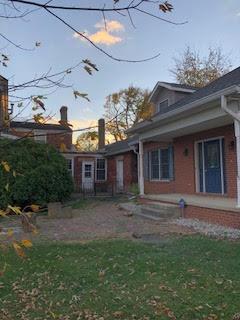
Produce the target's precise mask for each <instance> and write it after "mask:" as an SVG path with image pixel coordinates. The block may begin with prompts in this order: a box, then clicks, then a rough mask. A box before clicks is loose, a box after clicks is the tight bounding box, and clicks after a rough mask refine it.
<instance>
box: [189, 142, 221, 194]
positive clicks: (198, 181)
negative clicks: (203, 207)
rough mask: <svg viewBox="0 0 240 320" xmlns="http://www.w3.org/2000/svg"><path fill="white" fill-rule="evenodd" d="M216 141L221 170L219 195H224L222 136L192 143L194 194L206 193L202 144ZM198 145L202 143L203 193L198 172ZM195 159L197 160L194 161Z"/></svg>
mask: <svg viewBox="0 0 240 320" xmlns="http://www.w3.org/2000/svg"><path fill="white" fill-rule="evenodd" d="M214 140H218V141H219V152H220V169H221V191H222V192H221V193H220V194H221V195H225V194H226V193H225V184H224V165H223V157H224V153H223V148H222V143H223V140H224V136H219V137H214V138H209V139H201V140H197V141H195V142H194V144H195V160H194V161H195V181H196V192H199V193H206V181H205V179H206V177H205V158H204V156H205V151H204V143H205V142H209V141H214ZM199 143H202V164H203V168H202V169H203V191H200V179H199V176H200V171H199V149H198V145H199ZM196 159H197V160H196Z"/></svg>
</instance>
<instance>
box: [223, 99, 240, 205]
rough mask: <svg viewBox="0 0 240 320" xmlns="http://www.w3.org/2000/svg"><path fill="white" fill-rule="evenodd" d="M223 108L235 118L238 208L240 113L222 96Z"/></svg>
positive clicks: (239, 194) (238, 200) (239, 199)
mask: <svg viewBox="0 0 240 320" xmlns="http://www.w3.org/2000/svg"><path fill="white" fill-rule="evenodd" d="M221 108H222V109H223V110H224V111H225V112H226V113H227V114H229V115H230V116H231V117H232V118H233V119H234V131H235V137H236V156H237V208H240V114H239V113H235V112H233V111H232V110H230V109H229V108H228V106H227V97H226V96H224V95H222V96H221Z"/></svg>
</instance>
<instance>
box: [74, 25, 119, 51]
mask: <svg viewBox="0 0 240 320" xmlns="http://www.w3.org/2000/svg"><path fill="white" fill-rule="evenodd" d="M105 22H106V23H104V21H101V22H98V23H97V24H95V26H94V27H95V28H96V29H99V30H98V31H96V32H94V33H89V32H88V31H85V32H84V35H86V36H87V37H88V38H89V39H90V40H91V41H92V42H94V43H96V44H104V45H107V46H112V45H114V44H117V43H120V42H122V41H123V38H122V37H121V36H119V35H116V33H118V32H123V31H124V26H123V25H122V24H121V23H120V22H119V21H116V20H106V21H105ZM73 37H74V38H79V39H81V40H83V41H85V40H84V39H83V38H82V37H81V36H79V35H78V34H77V33H74V35H73Z"/></svg>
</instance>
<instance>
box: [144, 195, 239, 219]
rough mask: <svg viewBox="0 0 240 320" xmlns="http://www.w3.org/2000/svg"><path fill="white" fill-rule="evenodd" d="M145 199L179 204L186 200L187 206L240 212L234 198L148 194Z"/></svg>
mask: <svg viewBox="0 0 240 320" xmlns="http://www.w3.org/2000/svg"><path fill="white" fill-rule="evenodd" d="M141 197H142V198H144V199H148V200H153V201H160V202H161V201H162V202H169V203H176V204H178V203H179V200H180V199H184V200H185V202H186V204H187V205H191V206H194V207H201V208H208V209H215V210H223V211H233V212H239V214H240V208H237V200H236V199H233V198H226V197H223V196H205V195H198V194H192V195H191V194H181V193H168V194H146V195H143V196H141Z"/></svg>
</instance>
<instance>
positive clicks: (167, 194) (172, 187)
mask: <svg viewBox="0 0 240 320" xmlns="http://www.w3.org/2000/svg"><path fill="white" fill-rule="evenodd" d="M150 101H151V102H152V103H153V104H154V105H155V107H156V110H155V114H154V115H153V117H152V119H150V120H148V121H143V122H141V123H139V124H137V125H135V126H134V127H133V128H131V129H130V130H128V133H129V134H138V135H139V153H140V157H139V168H140V171H139V188H140V191H141V195H142V197H143V198H145V199H151V200H158V201H162V202H170V203H178V202H179V200H180V199H181V198H183V199H184V200H185V201H186V203H187V206H186V208H185V209H184V215H185V217H191V218H199V219H203V220H207V221H211V222H216V223H221V224H224V225H228V226H232V227H237V228H240V116H239V111H240V68H237V69H235V70H233V71H232V72H230V73H228V74H226V75H225V76H223V77H221V78H219V79H218V80H216V81H214V82H212V83H211V84H209V85H207V86H206V87H204V88H202V89H198V90H197V89H195V88H192V87H186V86H184V85H183V86H182V85H179V84H171V83H166V82H159V83H157V85H156V86H155V88H154V90H153V92H152V94H151V97H150Z"/></svg>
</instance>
